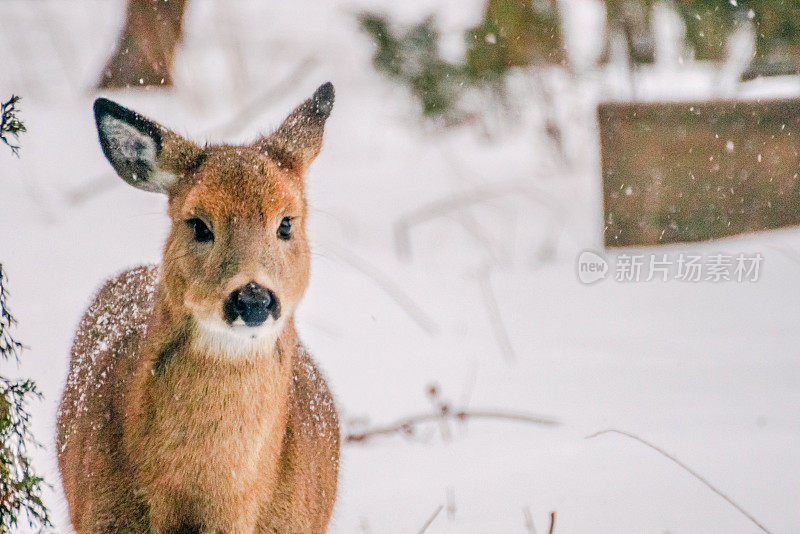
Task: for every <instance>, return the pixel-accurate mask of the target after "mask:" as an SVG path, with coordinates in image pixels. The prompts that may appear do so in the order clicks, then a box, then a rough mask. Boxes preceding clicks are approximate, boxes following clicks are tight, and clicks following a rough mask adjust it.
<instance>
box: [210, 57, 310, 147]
mask: <svg viewBox="0 0 800 534" xmlns="http://www.w3.org/2000/svg"><path fill="white" fill-rule="evenodd" d="M315 63H316V60H315V59H314V58H313V57H307V58H305V59H304V60H303V61H302V62H301V63H300V64H299V65H298V66H297V68H295V69H294V70H293V71H292V72H291V73H290V74H289V75H288V76H287V77H286V78H284V79H283V80H281V81H279V82H278V83H276V84H275V85H273V86H272V87H270V88H269V89H267V90H266V91H265V92H264V93H262V94H261V95H259V96H258V97H256V98H255V99H254V100H252V101H250V102H248V103H247V104H245V105H244V107H242V108H241V109H240V110H239V111H238V112H237V113H236V115H234V116H233V117H231V118H230V119H228V120H227V121H225V122H224V123H223V124H221V125H219V126H217V127H216V128H214V129H213V130H210V131H209V132H208V133H214V134H219V135H231V134H233V133H236V132H238V131H240V130H242V128H243V127H244V126H247V124H248V123H249V121H251V120H252V119H253V117H255V116H256V115H257V114H258V113H260V112H261V111H262V110H263V109H264V108H265V107H266V106H268V105H269V104H271V103H272V102H274V101H275V100H276V99H278V98H279V97H281V96H283V95H285V94H286V93H287V91H288V90H289V89H291V88H293V87H295V86H297V84H298V83H299V82H300V81H301V80H302V79H303V78H304V77H305V76H306V74H308V71H309V70H310V69H311V67H313V66H314V64H315Z"/></svg>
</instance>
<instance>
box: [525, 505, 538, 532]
mask: <svg viewBox="0 0 800 534" xmlns="http://www.w3.org/2000/svg"><path fill="white" fill-rule="evenodd" d="M522 516H523V517H524V518H525V530H527V531H528V534H536V527H535V526H533V516H531V509H530V508H528V507H527V506H526V507H525V508H523V509H522Z"/></svg>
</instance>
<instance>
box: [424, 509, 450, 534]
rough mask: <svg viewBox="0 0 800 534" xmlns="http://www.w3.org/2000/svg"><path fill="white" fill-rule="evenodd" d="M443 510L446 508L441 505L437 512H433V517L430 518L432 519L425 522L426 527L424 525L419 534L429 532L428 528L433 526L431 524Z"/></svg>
mask: <svg viewBox="0 0 800 534" xmlns="http://www.w3.org/2000/svg"><path fill="white" fill-rule="evenodd" d="M442 508H444V507H443V506H442V505H441V504H440V505H439V507H438V508H437V509H436V511H435V512H433V515H432V516H430V518H428V520H427V521H425V524H424V525H422V529H420V531H419V533H418V534H423V533H424V532H425V531H426V530H428V527H429V526H431V523H433V521H434V520H435V519H436V517H437V516H438V515H439V513H440V512H441V511H442Z"/></svg>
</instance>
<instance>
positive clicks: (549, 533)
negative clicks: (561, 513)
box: [547, 511, 556, 534]
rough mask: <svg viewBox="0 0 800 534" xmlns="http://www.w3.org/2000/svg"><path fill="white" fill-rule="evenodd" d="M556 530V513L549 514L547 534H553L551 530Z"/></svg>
mask: <svg viewBox="0 0 800 534" xmlns="http://www.w3.org/2000/svg"><path fill="white" fill-rule="evenodd" d="M555 528H556V513H555V512H554V511H553V512H550V528H549V529H548V530H547V534H553V529H555Z"/></svg>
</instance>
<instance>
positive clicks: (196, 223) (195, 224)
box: [186, 217, 214, 243]
mask: <svg viewBox="0 0 800 534" xmlns="http://www.w3.org/2000/svg"><path fill="white" fill-rule="evenodd" d="M186 224H188V225H189V228H191V229H192V232H193V233H194V240H195V241H197V242H198V243H208V242H209V241H213V240H214V232H212V231H211V229H210V228H209V227H208V225H207V224H206V223H204V222H203V221H202V220H201V219H198V218H196V217H195V218H194V219H189V220H188V221H186Z"/></svg>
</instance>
